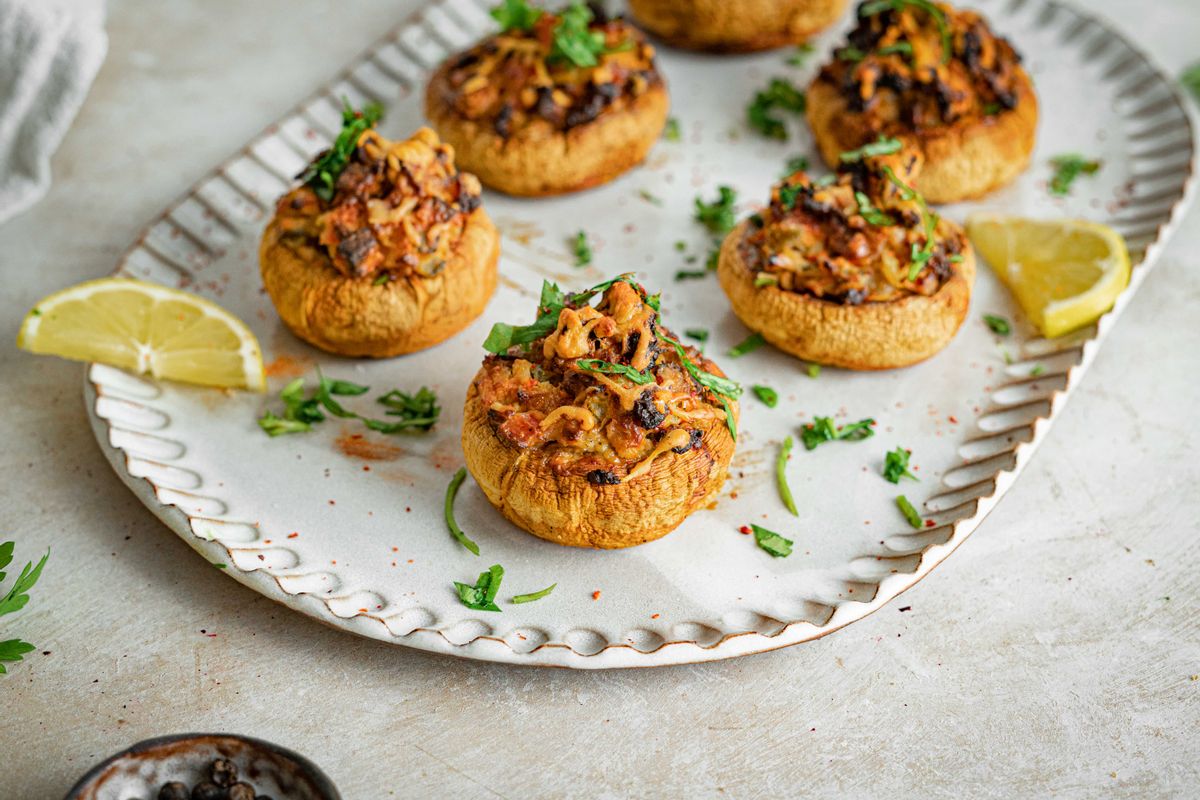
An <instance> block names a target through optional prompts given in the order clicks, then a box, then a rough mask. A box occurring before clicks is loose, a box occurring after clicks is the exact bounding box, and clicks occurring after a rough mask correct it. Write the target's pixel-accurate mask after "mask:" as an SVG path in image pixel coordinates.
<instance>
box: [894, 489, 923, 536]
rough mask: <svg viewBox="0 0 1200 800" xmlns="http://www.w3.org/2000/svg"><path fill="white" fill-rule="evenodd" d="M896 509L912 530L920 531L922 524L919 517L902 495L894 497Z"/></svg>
mask: <svg viewBox="0 0 1200 800" xmlns="http://www.w3.org/2000/svg"><path fill="white" fill-rule="evenodd" d="M896 507H897V508H899V509H900V513H901V514H903V515H904V518H905V519H906V520H908V524H909V525H912V526H913V527H914V528H918V529H920V528H921V527H923V525H924V523H922V522H921V515H920V514H918V513H917V510H916V509H915V508H913V504H912V503H910V502H908V498H907V497H905V496H904V495H902V494H901V495H896Z"/></svg>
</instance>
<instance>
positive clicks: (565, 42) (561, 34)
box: [550, 0, 604, 67]
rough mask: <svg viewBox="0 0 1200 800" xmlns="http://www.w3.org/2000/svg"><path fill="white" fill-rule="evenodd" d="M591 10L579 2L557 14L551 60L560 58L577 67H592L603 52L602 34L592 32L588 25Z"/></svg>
mask: <svg viewBox="0 0 1200 800" xmlns="http://www.w3.org/2000/svg"><path fill="white" fill-rule="evenodd" d="M591 21H592V10H591V9H590V8H588V7H587V5H585V4H584V3H582V2H580V0H573V2H572V3H571V5H569V6H567V7H566V8H564V9H563V10H562V11H560V12H559V13H558V24H557V25H555V26H554V33H553V40H554V43H553V46H552V47H551V49H550V57H551V58H562V59H566V60H567V61H570V62H571V63H572V64H574V65H575V66H577V67H594V66H596V65H597V64H598V63H600V62H599V59H598V58H597V57H598V56H599V55H600V54H601V53H603V52H604V34H603V33H601V32H600V31H593V30H592V29H591V28H590V27H589V24H590V23H591Z"/></svg>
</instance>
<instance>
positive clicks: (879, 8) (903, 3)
mask: <svg viewBox="0 0 1200 800" xmlns="http://www.w3.org/2000/svg"><path fill="white" fill-rule="evenodd" d="M906 7H908V8H919V9H921V10H922V11H924V12H925V13H926V14H928V15H929V17H930V18H931V19H932V20H933V23H934V24H935V25H937V29H938V34H939V35H940V36H941V39H942V63H943V64H945V63H947V62H948V61H950V56H951V55H953V54H954V40H953V34H952V32H951V30H950V24H949V22H947V21H946V12H944V11H942V9H940V8H939V7H938V6H937V5H936V4H935V3H933V2H931V0H871V2H867V3H863V4H862V5H861V6H859V7H858V16H859V18H860V19H861V18H863V17H870V16H873V15H875V14H879V13H881V12H883V11H901V10H903V9H904V8H906Z"/></svg>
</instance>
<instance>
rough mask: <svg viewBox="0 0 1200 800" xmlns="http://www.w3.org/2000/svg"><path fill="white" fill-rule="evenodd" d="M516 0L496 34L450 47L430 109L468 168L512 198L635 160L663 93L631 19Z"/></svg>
mask: <svg viewBox="0 0 1200 800" xmlns="http://www.w3.org/2000/svg"><path fill="white" fill-rule="evenodd" d="M517 5H518V6H520V7H521V8H524V9H525V12H523V13H519V14H518V13H516V12H513V13H512V14H509V13H500V12H502V11H503V7H501V8H498V9H497V10H496V12H494V15H495V16H496V17H497V19H499V20H500V22H501V25H502V30H501V32H500V33H498V34H495V35H493V36H489V37H487V38H486V39H484V40H483V41H481V42H479V43H478V44H476V45H475V46H473V47H471V48H470V49H468V50H466V51H464V52H461V53H458V54H456V55H453V56H451V57H450V58H449V59H447V60H446V62H445V63H444V64H442V66H441V67H440V68H439V69H438V70H437V71H436V72H435V73H434V75H433V76H432V78H431V79H430V82H429V85H428V87H427V90H426V96H425V112H426V116H428V118H429V120H430V122H431V123H432V125H433V126H434V128H436V129H437V131H438V133H439V134H440V135H441V136H442V138H443V139H445V140H446V141H448V142H450V143H452V144H453V145H454V147H455V149H456V150H457V152H458V158H459V161H460V163H461V164H462V166H463V168H464V169H468V170H471V171H472V172H474V173H475V174H477V175H478V176H479V177H480V179H481V180H482V181H483V183H484V184H486V185H487V186H490V187H492V188H494V189H498V190H500V191H503V192H507V193H509V194H515V195H529V196H537V195H548V194H559V193H563V192H571V191H577V190H580V189H586V188H589V187H591V186H597V185H599V184H602V183H605V182H607V181H609V180H612V179H613V178H614V177H616V176H617V175H619V174H621V173H622V172H624V171H626V170H628V169H630V168H631V167H633V166H635V165H636V164H639V163H641V161H642V160H643V159H645V157H646V154H647V153H648V152H649V150H650V147H651V146H652V145H653V144H654V142H655V141H656V140H657V139H658V137H659V135H660V133H661V132H662V128H663V125H664V124H665V123H666V118H667V112H668V106H669V101H668V98H667V91H666V86H665V83H664V82H663V79H662V76H661V75H660V74H659V71H658V68H657V66H656V63H655V52H654V47H653V45H651V44H650V43H648V42H647V41H646V39H645V36H644V35H643V34H642V33H641V32H640V31H639V30H637V29H636V28H634V27H633V26H632V25H630V24H628V23H627V22H625V21H624V20H622V19H619V18H609V17H607V16H604V15H602V14H597V13H595V12H594V11H593V9H592V8H590V7H589V6H587V5H584V4H583V3H579V2H575V3H572V4H571V5H569V6H567V7H566V8H564V9H562V10H561V11H559V12H558V13H551V12H549V11H542V10H540V9H536V8H531V7H528V6H526V5H525V4H524V3H518V4H517Z"/></svg>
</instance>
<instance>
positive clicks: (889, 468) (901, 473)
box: [883, 447, 920, 483]
mask: <svg viewBox="0 0 1200 800" xmlns="http://www.w3.org/2000/svg"><path fill="white" fill-rule="evenodd" d="M911 457H912V451H911V450H905V449H904V448H903V447H897V448H896V449H895V450H892V451H891V452H889V453H888V454H887V457H886V458H884V460H883V477H884V479H885V480H887V481H890V482H891V483H899V482H900V479H901V478H912V479H913V480H914V481H919V480H920V478H918V477H917V476H916V475H913V474H912V473H911V472H909V471H908V460H909V459H910V458H911Z"/></svg>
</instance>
